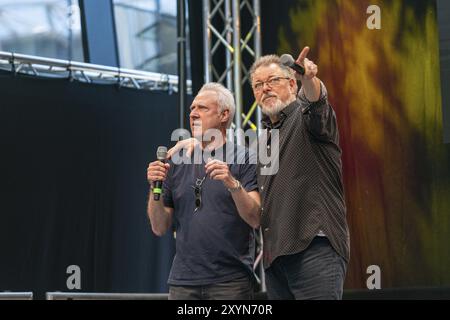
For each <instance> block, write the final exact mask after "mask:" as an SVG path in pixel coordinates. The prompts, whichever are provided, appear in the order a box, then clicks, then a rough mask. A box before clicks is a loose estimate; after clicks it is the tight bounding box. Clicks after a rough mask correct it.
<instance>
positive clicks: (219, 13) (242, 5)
mask: <svg viewBox="0 0 450 320" xmlns="http://www.w3.org/2000/svg"><path fill="white" fill-rule="evenodd" d="M248 14H250V15H251V17H252V18H253V23H251V24H247V25H250V26H249V30H245V31H246V32H245V34H244V32H243V31H244V30H242V26H243V24H242V23H241V16H243V15H247V16H248ZM260 20H261V7H260V0H203V28H204V32H203V48H204V52H203V58H204V69H205V82H212V81H214V82H220V83H222V84H223V85H225V86H226V87H227V88H228V89H230V90H231V91H233V92H234V96H235V99H236V115H235V119H234V125H235V128H236V129H243V128H245V127H246V126H249V127H250V128H252V129H253V130H256V129H257V125H255V124H254V123H253V122H252V121H251V120H250V119H251V118H252V116H253V115H254V113H255V111H256V123H257V124H258V125H259V123H260V122H261V111H260V110H259V109H258V108H257V105H256V103H253V105H252V106H251V107H250V108H248V112H247V114H245V113H244V108H243V101H242V100H243V98H242V88H243V86H244V85H245V84H246V83H249V69H250V67H251V64H253V62H254V61H255V60H256V59H257V58H259V57H260V56H261V25H260ZM242 35H243V36H242ZM223 51H225V55H224V54H223ZM244 55H248V57H247V58H249V59H244V57H243V56H244ZM244 61H245V62H244ZM246 62H247V63H246ZM240 138H241V137H239V135H238V139H240ZM238 143H240V144H243V141H238Z"/></svg>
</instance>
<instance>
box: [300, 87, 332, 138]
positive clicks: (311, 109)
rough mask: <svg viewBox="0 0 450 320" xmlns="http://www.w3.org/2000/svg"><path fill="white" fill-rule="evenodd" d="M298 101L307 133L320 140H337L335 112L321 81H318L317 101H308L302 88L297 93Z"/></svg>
mask: <svg viewBox="0 0 450 320" xmlns="http://www.w3.org/2000/svg"><path fill="white" fill-rule="evenodd" d="M298 101H299V102H300V107H301V108H302V110H303V113H304V119H305V123H306V127H307V129H308V131H309V133H310V134H311V135H312V136H313V137H314V138H316V139H318V140H321V141H332V142H337V139H338V131H337V120H336V114H335V112H334V110H333V108H332V107H331V105H330V104H329V103H328V92H327V88H326V87H325V85H324V84H323V82H320V98H319V100H318V101H316V102H310V101H308V99H307V98H306V95H305V93H304V91H303V88H301V89H300V91H299V93H298Z"/></svg>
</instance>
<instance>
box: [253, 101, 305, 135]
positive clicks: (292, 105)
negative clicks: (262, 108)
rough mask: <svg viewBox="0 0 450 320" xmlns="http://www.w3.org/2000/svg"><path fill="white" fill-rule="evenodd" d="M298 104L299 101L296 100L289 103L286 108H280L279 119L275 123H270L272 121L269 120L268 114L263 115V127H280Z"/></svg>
mask: <svg viewBox="0 0 450 320" xmlns="http://www.w3.org/2000/svg"><path fill="white" fill-rule="evenodd" d="M298 106H299V103H298V101H297V100H295V101H293V102H292V103H290V104H289V105H288V106H287V107H286V108H284V109H283V110H281V112H280V119H279V120H278V121H277V122H275V123H272V121H270V118H269V116H267V115H264V116H263V119H262V120H261V123H262V124H263V127H264V128H269V129H277V128H279V127H281V126H282V125H283V122H284V120H286V118H287V117H289V116H290V115H291V114H292V113H293V112H294V111H295V110H296V109H297V108H298Z"/></svg>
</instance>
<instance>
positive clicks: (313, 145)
mask: <svg viewBox="0 0 450 320" xmlns="http://www.w3.org/2000/svg"><path fill="white" fill-rule="evenodd" d="M263 125H264V127H265V128H266V130H269V140H268V142H267V145H266V142H265V141H264V142H263V143H264V145H263V146H260V147H264V148H270V136H273V134H272V135H271V134H270V131H271V130H274V129H278V130H279V132H278V133H279V171H278V173H276V174H275V175H261V172H262V171H261V169H262V168H263V165H262V164H261V163H260V164H259V168H258V184H259V190H260V193H261V197H262V213H261V228H262V232H263V240H264V259H263V261H264V266H265V268H268V267H270V265H271V263H272V262H273V261H274V260H275V259H276V258H277V257H279V256H283V255H290V254H295V253H299V252H301V251H303V250H305V249H306V248H307V247H308V245H309V244H310V243H311V241H312V239H313V238H314V237H316V236H317V235H325V236H326V237H327V238H328V239H329V241H330V243H331V245H332V246H333V248H334V249H335V250H336V252H337V253H338V254H339V255H341V256H342V257H343V258H344V259H345V260H346V261H347V262H348V260H349V256H350V248H349V242H350V240H349V232H348V226H347V221H346V206H345V200H344V188H343V181H342V163H341V149H340V147H339V132H338V127H337V122H336V114H335V113H334V110H333V109H332V107H331V106H330V104H329V103H328V99H327V91H326V88H325V86H324V85H323V83H322V84H321V96H320V99H319V101H317V102H314V103H311V102H309V101H308V100H307V99H306V96H305V95H304V93H303V90H302V89H301V90H300V92H299V95H298V99H297V101H295V102H293V103H291V104H290V105H289V106H287V107H286V108H285V109H284V110H283V111H282V112H281V115H280V120H279V121H278V122H277V123H274V124H272V123H271V121H270V119H268V118H266V119H264V120H263Z"/></svg>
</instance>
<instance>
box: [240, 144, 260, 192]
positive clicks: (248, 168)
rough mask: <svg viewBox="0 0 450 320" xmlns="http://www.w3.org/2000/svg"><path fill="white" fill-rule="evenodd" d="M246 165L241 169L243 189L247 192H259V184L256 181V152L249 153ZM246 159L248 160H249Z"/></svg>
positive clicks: (241, 166) (242, 165)
mask: <svg viewBox="0 0 450 320" xmlns="http://www.w3.org/2000/svg"><path fill="white" fill-rule="evenodd" d="M246 158H247V159H248V161H245V164H241V165H240V168H239V175H240V176H239V178H238V180H239V181H240V182H241V184H242V187H243V188H244V189H245V190H246V191H247V192H251V191H255V190H256V191H257V190H258V182H257V179H256V154H255V153H254V152H247V153H246ZM247 159H246V160H247Z"/></svg>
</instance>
